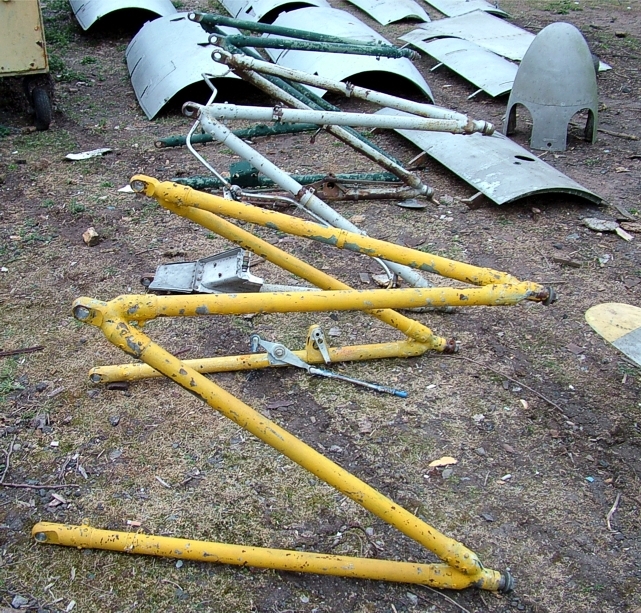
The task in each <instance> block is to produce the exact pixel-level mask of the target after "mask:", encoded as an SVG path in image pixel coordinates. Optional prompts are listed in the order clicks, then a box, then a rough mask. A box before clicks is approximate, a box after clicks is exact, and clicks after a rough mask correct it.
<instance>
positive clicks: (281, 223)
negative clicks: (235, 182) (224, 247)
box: [131, 175, 519, 285]
mask: <svg viewBox="0 0 641 613" xmlns="http://www.w3.org/2000/svg"><path fill="white" fill-rule="evenodd" d="M131 186H132V188H133V189H134V191H137V192H143V193H145V194H146V195H147V196H150V197H153V198H155V199H156V200H158V201H160V200H164V201H166V202H172V203H174V204H176V205H177V206H183V207H195V208H199V209H203V210H206V211H210V212H212V213H217V214H220V215H224V216H226V217H233V218H235V219H239V220H242V221H247V222H250V223H254V224H258V225H261V226H265V227H268V228H273V229H274V230H280V231H282V232H287V233H288V234H294V235H296V236H303V237H306V238H311V239H313V240H316V241H320V242H324V243H327V244H329V245H333V246H335V247H337V248H339V249H348V250H350V251H355V252H357V253H364V254H365V255H369V256H371V257H380V258H384V259H386V260H389V261H391V262H397V263H398V264H405V265H406V266H410V267H411V268H417V269H419V270H424V271H427V272H432V273H436V274H439V275H442V276H444V277H449V278H451V279H457V280H459V281H463V282H466V283H472V284H474V285H488V284H492V283H518V282H519V281H518V279H517V278H516V277H513V276H512V275H509V274H507V273H504V272H500V271H498V270H492V269H491V268H480V267H478V266H472V265H470V264H464V263H462V262H457V261H454V260H449V259H447V258H442V257H440V256H437V255H433V254H430V253H423V252H421V251H417V250H415V249H410V248H408V247H401V246H400V245H394V244H392V243H388V242H386V241H382V240H378V239H375V238H369V237H368V236H364V235H361V234H356V233H354V232H348V231H347V230H339V229H336V228H326V227H323V226H321V225H320V224H317V223H314V222H310V221H304V220H302V219H297V218H295V217H292V216H290V215H286V214H284V213H278V212H276V211H267V210H264V209H261V208H259V207H256V206H253V205H250V204H244V203H242V202H236V201H232V200H225V199H224V198H220V197H219V196H214V195H212V194H206V193H204V192H199V191H197V190H195V189H192V188H191V187H187V186H185V185H178V184H177V183H172V182H170V181H164V182H160V181H158V180H157V179H154V178H152V177H147V176H145V175H136V176H135V177H133V178H132V179H131Z"/></svg>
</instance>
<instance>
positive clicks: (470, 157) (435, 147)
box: [378, 108, 603, 204]
mask: <svg viewBox="0 0 641 613" xmlns="http://www.w3.org/2000/svg"><path fill="white" fill-rule="evenodd" d="M378 114H381V115H399V114H401V115H407V114H408V113H403V112H402V111H396V110H392V109H387V108H386V109H381V110H380V111H378ZM396 132H398V133H399V134H401V135H402V136H404V137H405V138H407V139H408V140H409V141H411V142H413V143H414V144H415V145H416V146H417V147H419V148H420V149H422V150H423V151H425V153H427V154H428V155H429V156H431V157H433V158H434V159H435V160H437V161H438V162H440V163H441V164H443V165H444V166H445V167H447V168H448V169H449V170H451V171H452V172H453V173H455V174H457V175H458V176H459V177H461V179H463V180H464V181H467V182H468V183H469V184H470V185H472V186H474V187H475V188H476V189H477V190H478V191H479V192H481V193H483V194H485V196H487V197H488V198H489V199H490V200H493V201H494V202H496V203H497V204H507V203H508V202H514V201H515V200H518V199H519V198H525V197H526V196H534V195H537V194H546V193H565V194H572V195H573V196H580V197H581V198H585V199H586V200H590V201H591V202H596V203H597V204H599V203H601V202H602V200H603V199H602V198H601V197H600V196H597V195H596V194H594V193H593V192H591V191H589V190H587V189H585V188H584V187H583V186H581V185H579V184H578V183H577V182H576V181H573V180H572V179H570V177H567V176H566V175H564V174H563V173H562V172H560V171H559V170H557V169H556V168H553V167H552V166H550V165H549V164H546V163H545V162H544V161H543V160H541V159H539V158H538V157H536V156H535V155H532V153H530V152H529V151H528V150H527V149H524V148H523V147H521V146H519V145H517V144H516V143H515V142H513V141H511V140H510V139H509V138H507V137H505V136H503V135H502V134H499V133H498V132H495V133H494V134H493V135H492V136H483V135H482V134H479V133H478V132H477V133H475V134H448V133H446V132H424V131H420V130H396Z"/></svg>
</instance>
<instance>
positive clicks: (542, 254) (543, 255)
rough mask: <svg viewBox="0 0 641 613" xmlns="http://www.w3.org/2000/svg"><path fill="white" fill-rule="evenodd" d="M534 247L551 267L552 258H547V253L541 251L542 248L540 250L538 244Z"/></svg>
mask: <svg viewBox="0 0 641 613" xmlns="http://www.w3.org/2000/svg"><path fill="white" fill-rule="evenodd" d="M534 248H535V249H536V250H537V251H538V252H539V254H540V255H541V257H542V258H543V259H544V260H545V264H546V266H547V267H548V268H551V266H550V260H548V259H547V257H546V256H545V253H543V252H542V251H541V250H540V249H539V248H538V247H537V246H536V245H535V246H534Z"/></svg>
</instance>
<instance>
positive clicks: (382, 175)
mask: <svg viewBox="0 0 641 613" xmlns="http://www.w3.org/2000/svg"><path fill="white" fill-rule="evenodd" d="M290 176H291V177H292V179H294V181H298V182H299V183H300V184H301V185H309V184H310V183H317V182H318V181H323V180H328V181H329V180H332V181H337V182H340V181H371V182H373V181H376V182H388V181H390V182H394V183H400V181H399V180H398V177H396V176H394V175H393V174H391V173H388V172H354V173H339V174H337V175H332V176H328V175H323V174H312V175H290ZM172 181H174V182H175V183H179V184H180V185H187V186H188V187H193V188H194V189H198V190H203V189H221V188H222V187H223V184H222V183H221V182H220V181H219V180H218V179H217V178H216V177H209V176H195V177H177V178H176V179H172ZM230 181H231V182H232V183H234V185H239V186H240V187H273V186H274V185H275V183H274V182H273V181H272V180H271V179H268V178H267V177H261V176H256V175H254V174H251V175H247V174H243V175H235V176H232V177H230Z"/></svg>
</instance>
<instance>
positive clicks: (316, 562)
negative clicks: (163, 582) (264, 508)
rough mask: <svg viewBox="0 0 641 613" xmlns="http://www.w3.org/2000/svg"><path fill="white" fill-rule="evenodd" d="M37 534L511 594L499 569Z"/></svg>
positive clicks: (141, 538)
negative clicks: (463, 569)
mask: <svg viewBox="0 0 641 613" xmlns="http://www.w3.org/2000/svg"><path fill="white" fill-rule="evenodd" d="M31 534H32V536H33V537H34V538H35V539H36V541H38V542H39V543H48V544H52V545H64V546H67V547H77V548H78V549H85V548H90V549H105V550H108V551H117V552H122V553H130V554H139V555H150V556H165V557H170V558H179V559H182V560H193V561H197V562H213V563H218V564H233V565H236V566H254V567H258V568H272V569H276V570H284V571H291V572H301V573H316V574H320V575H334V576H338V577H349V578H353V579H374V580H382V581H395V582H399V583H418V584H422V585H429V586H431V587H435V588H441V589H454V590H460V589H463V588H466V587H478V588H481V589H486V590H494V591H495V590H497V589H505V584H506V581H505V580H504V579H503V577H502V576H501V574H500V573H499V572H497V571H493V570H485V569H483V570H480V571H479V572H478V573H477V574H476V575H466V574H464V573H462V572H460V571H457V570H456V569H454V568H452V567H451V566H447V565H446V564H418V563H411V562H395V561H391V560H377V559H371V558H355V557H348V556H336V555H326V554H322V553H310V552H302V551H292V550H286V549H268V548H265V547H247V546H244V545H230V544H227V543H214V542H208V541H198V540H191V539H180V538H173V537H167V536H155V535H151V534H141V533H139V532H117V531H113V530H99V529H97V528H92V527H90V526H87V525H82V526H73V525H69V524H56V523H51V522H40V523H37V524H36V525H35V526H34V527H33V529H32V531H31ZM508 582H509V579H508Z"/></svg>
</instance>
